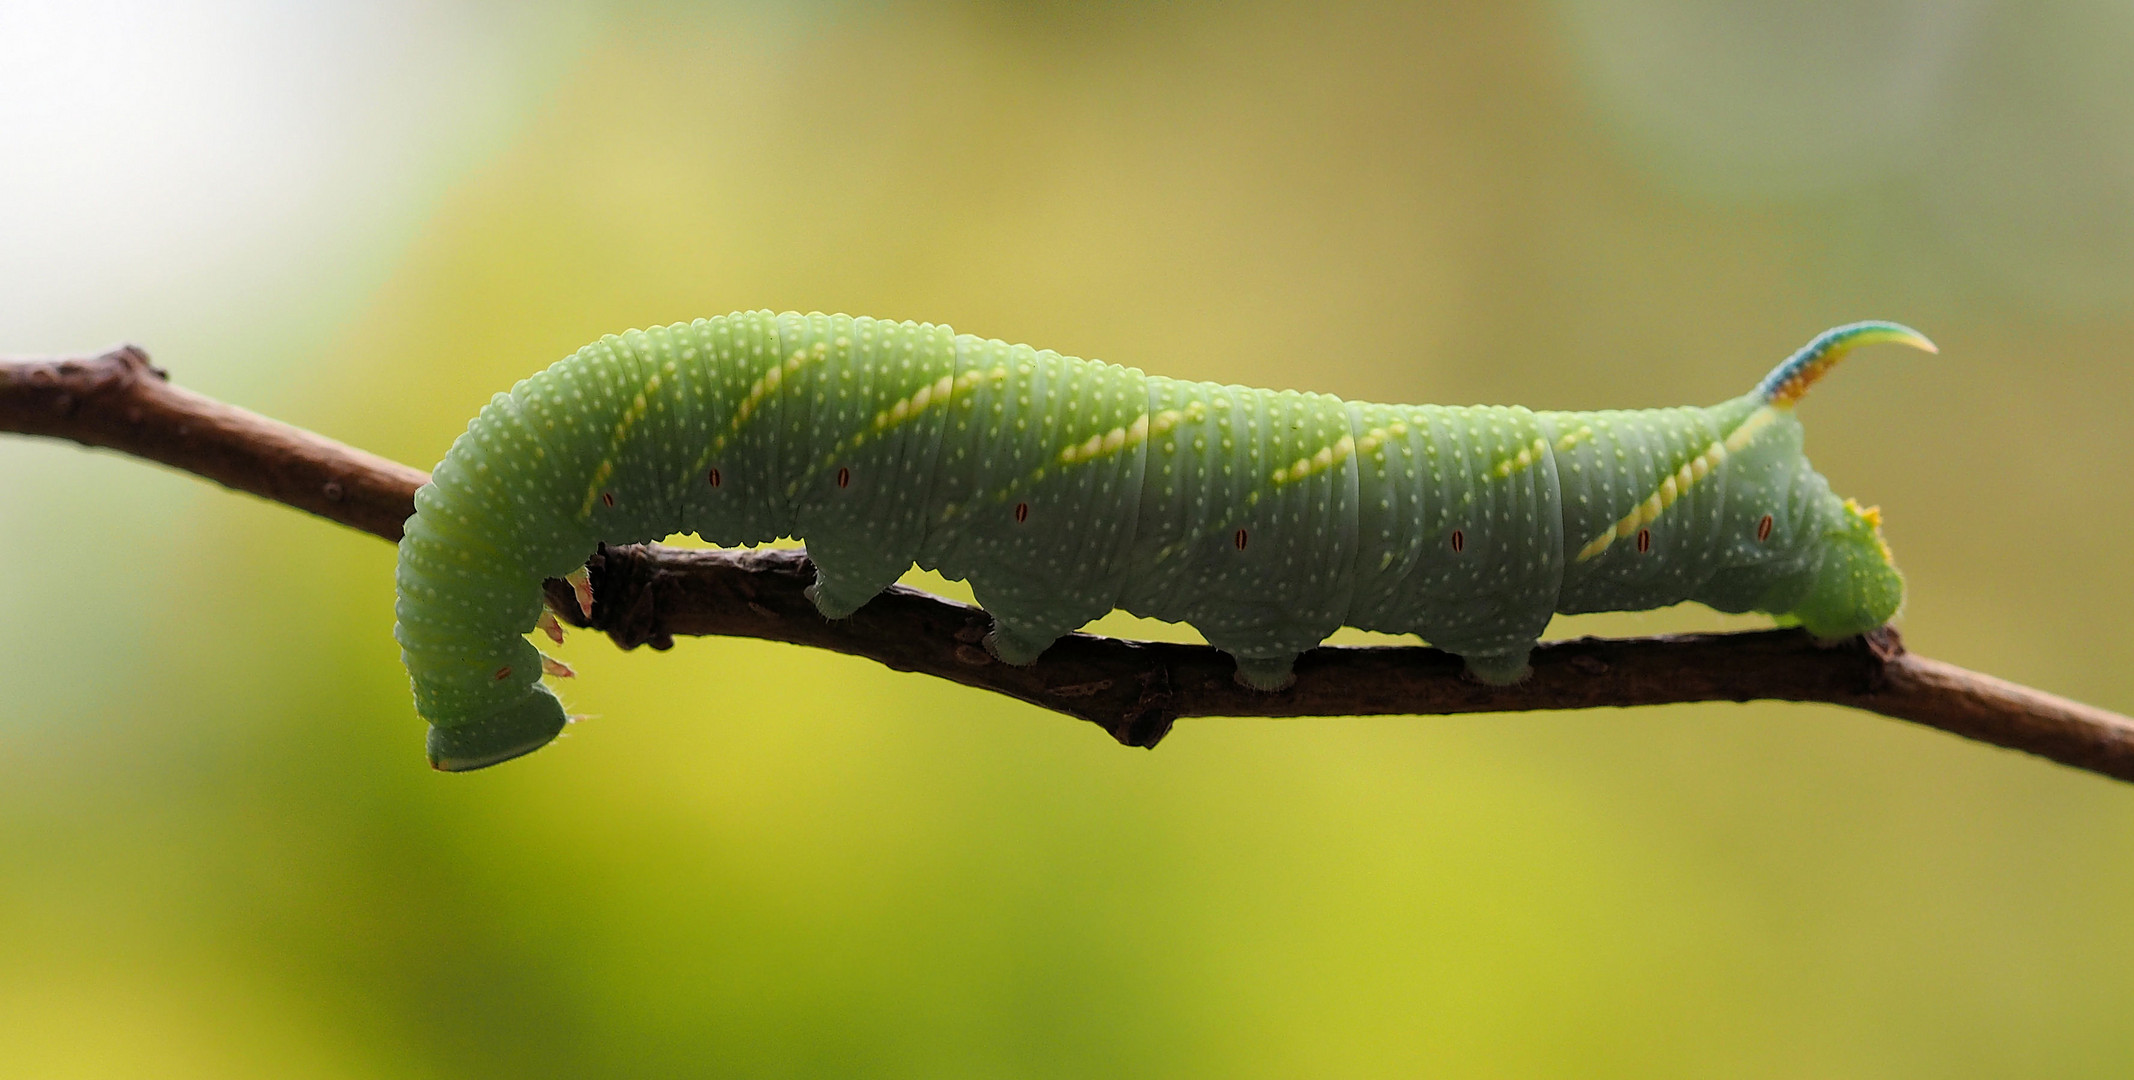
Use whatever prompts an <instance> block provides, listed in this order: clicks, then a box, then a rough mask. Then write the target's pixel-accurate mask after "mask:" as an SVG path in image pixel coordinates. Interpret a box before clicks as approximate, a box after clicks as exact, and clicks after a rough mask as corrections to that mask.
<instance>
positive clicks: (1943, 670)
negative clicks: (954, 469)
mask: <svg viewBox="0 0 2134 1080" xmlns="http://www.w3.org/2000/svg"><path fill="white" fill-rule="evenodd" d="M0 431H15V432H21V433H24V434H31V435H48V436H52V437H55V438H64V439H72V440H74V441H76V442H80V443H84V444H86V445H89V446H107V447H111V448H114V449H118V450H123V451H125V452H127V453H130V454H133V455H135V456H138V457H143V458H148V459H150V460H153V461H160V462H163V463H165V464H168V465H174V466H177V467H178V468H181V469H185V470H188V471H190V472H194V473H198V474H200V475H202V476H206V477H209V478H211V479H214V480H218V481H220V482H222V483H223V484H226V485H228V486H230V487H233V488H237V489H239V490H242V491H250V492H253V493H255V494H259V495H264V496H266V497H267V498H269V499H273V500H275V501H277V502H282V503H287V504H289V505H291V506H295V507H299V508H301V509H304V510H309V511H311V512H312V513H314V514H318V515H319V516H321V517H326V518H330V519H332V520H334V521H338V522H341V523H343V524H346V525H351V526H354V527H356V528H358V529H362V530H364V531H365V532H370V533H375V534H377V535H379V536H382V537H385V538H386V539H389V540H393V539H398V538H399V536H400V527H401V523H402V522H403V521H405V520H406V518H407V516H408V514H410V513H411V512H413V507H414V493H415V489H416V487H418V486H420V485H421V484H422V482H423V481H424V480H425V479H426V477H425V475H424V474H423V473H422V472H421V471H420V470H416V469H411V468H408V467H407V466H405V465H400V464H397V463H395V462H391V461H387V460H385V459H383V458H380V457H377V456H375V455H372V454H367V453H365V452H363V451H361V450H356V449H354V448H351V447H348V446H344V445H342V444H340V443H337V442H334V441H333V440H331V439H327V438H324V437H322V436H319V435H315V434H312V433H310V432H307V431H302V430H300V429H297V428H293V427H290V426H288V425H286V424H282V423H280V422H278V421H274V420H269V419H267V418H265V417H262V416H259V415H256V414H254V413H250V412H247V411H245V410H243V409H239V408H236V407H234V406H230V405H225V404H223V403H221V402H218V401H215V400H213V399H210V398H206V397H202V396H200V395H198V394H194V393H191V392H188V391H185V390H181V389H179V388H177V387H174V386H171V385H170V384H169V383H168V382H167V381H166V380H165V377H164V374H163V372H161V371H158V370H157V369H156V368H154V367H152V366H150V365H149V363H148V357H147V356H146V354H144V353H142V352H141V351H140V350H139V349H135V348H132V347H130V346H128V347H124V348H120V349H117V350H114V351H112V352H110V353H106V354H105V355H103V356H100V357H97V358H95V359H66V360H52V361H20V362H14V363H0ZM588 565H589V566H591V568H592V571H593V583H594V595H595V597H596V604H595V606H594V609H593V614H592V617H591V618H590V619H574V621H577V622H579V623H580V625H586V626H591V627H593V628H595V629H599V630H601V631H604V632H606V633H607V634H609V635H610V636H611V637H613V638H614V639H615V641H616V642H617V643H618V644H620V645H621V646H623V647H624V648H634V647H636V646H638V645H651V646H652V647H653V648H666V647H667V646H669V645H671V644H672V642H673V635H676V634H730V635H738V636H745V637H758V638H766V639H770V640H774V641H788V642H794V643H797V644H802V645H812V646H815V647H817V648H823V649H831V650H834V651H837V652H843V653H850V654H852V655H855V656H864V657H868V658H870V659H873V660H877V661H879V662H881V663H883V664H886V665H888V666H890V667H892V668H895V669H897V670H900V671H916V672H923V673H925V674H929V675H937V676H940V677H941V678H945V679H949V680H952V681H955V682H959V683H962V684H964V685H966V686H974V687H978V688H980V689H985V690H992V691H995V692H997V693H1002V694H1006V695H1008V696H1010V697H1013V698H1017V699H1019V700H1022V701H1027V702H1030V703H1032V704H1035V705H1041V706H1043V707H1045V708H1048V709H1052V710H1054V711H1057V712H1061V713H1065V714H1067V715H1069V716H1075V717H1079V718H1081V719H1084V720H1088V721H1090V722H1092V723H1095V724H1097V725H1098V726H1100V727H1102V728H1104V729H1105V730H1106V731H1108V732H1110V733H1111V735H1112V737H1113V738H1115V739H1117V740H1119V741H1120V742H1122V743H1125V744H1127V745H1130V746H1154V745H1155V744H1156V742H1157V740H1159V739H1161V738H1162V737H1163V736H1164V734H1165V733H1166V732H1167V731H1169V730H1170V727H1171V722H1172V721H1173V720H1175V719H1177V718H1179V717H1186V716H1356V715H1376V714H1427V713H1465V712H1515V711H1523V710H1530V709H1584V708H1594V707H1597V706H1631V705H1654V704H1661V703H1667V702H1683V701H1749V700H1753V699H1779V700H1786V701H1821V702H1829V703H1832V704H1837V705H1845V706H1849V707H1852V708H1856V709H1865V710H1868V711H1871V712H1877V713H1881V714H1883V715H1886V716H1894V717H1898V718H1901V719H1905V720H1911V721H1914V722H1916V723H1920V724H1924V725H1927V726H1929V727H1935V728H1939V729H1941V730H1943V731H1947V732H1950V733H1952V734H1955V735H1960V736H1962V737H1964V738H1968V739H1976V740H1979V741H1981V742H1988V743H1992V744H1994V745H1996V746H2004V747H2008V748H2011V749H2015V750H2023V751H2027V752H2029V753H2033V754H2037V755H2040V756H2042V757H2046V758H2050V759H2051V760H2053V761H2057V762H2060V763H2062V764H2065V765H2071V766H2074V767H2076V768H2079V769H2087V770H2089V771H2091V772H2095V773H2100V774H2103V775H2105V776H2112V777H2117V778H2119V779H2121V780H2134V720H2130V719H2128V718H2127V717H2124V716H2121V715H2119V714H2117V713H2112V712H2108V711H2105V710H2103V709H2097V708H2092V707H2090V706H2088V705H2083V704H2080V703H2078V702H2074V701H2069V700H2067V699H2065V698H2060V697H2055V696H2053V695H2051V694H2047V693H2044V692H2042V691H2038V690H2032V689H2030V688H2028V687H2023V686H2017V685H2015V684H2012V683H2008V682H2004V681H2002V680H2000V679H1996V678H1993V677H1992V676H1989V675H1981V674H1978V673H1976V672H1971V671H1966V670H1964V669H1962V668H1958V667H1955V666H1952V665H1949V664H1944V663H1941V662H1939V661H1936V660H1929V659H1927V658H1925V657H1922V656H1915V655H1913V654H1911V653H1908V652H1906V651H1905V650H1904V646H1903V644H1902V643H1901V642H1900V641H1899V639H1898V637H1897V634H1896V632H1895V631H1893V630H1887V629H1885V630H1880V631H1877V632H1875V633H1873V634H1870V635H1867V636H1865V637H1862V638H1855V639H1853V640H1852V641H1850V642H1847V643H1846V644H1844V645H1841V646H1839V647H1837V648H1818V647H1816V646H1815V645H1814V644H1813V643H1812V642H1810V641H1809V640H1808V639H1807V637H1806V636H1805V635H1803V634H1801V633H1799V632H1797V631H1788V630H1770V631H1761V632H1751V633H1735V634H1690V635H1680V636H1670V637H1654V638H1632V639H1622V640H1602V639H1595V638H1584V639H1580V640H1577V641H1564V642H1555V643H1552V644H1548V645H1544V646H1542V647H1541V648H1540V649H1538V650H1536V652H1535V654H1534V677H1533V678H1531V679H1529V680H1527V681H1525V682H1523V683H1520V684H1519V685H1517V686H1509V687H1494V686H1484V685H1481V684H1479V683H1476V682H1472V681H1470V680H1467V679H1465V678H1463V677H1461V675H1460V661H1459V660H1458V658H1456V657H1453V656H1451V655H1450V654H1447V653H1443V652H1440V651H1438V650H1436V649H1428V648H1420V647H1398V648H1395V647H1369V648H1359V647H1323V648H1319V649H1314V650H1312V651H1311V652H1309V653H1306V654H1305V655H1304V657H1303V659H1302V660H1300V661H1299V662H1298V664H1297V682H1296V685H1295V686H1293V687H1291V688H1290V689H1288V690H1284V691H1282V692H1280V693H1275V694H1266V693H1259V692H1256V691H1252V690H1248V689H1245V688H1244V687H1241V686H1239V685H1237V683H1236V682H1235V681H1234V680H1233V679H1232V678H1231V669H1232V665H1231V663H1230V661H1229V660H1227V659H1226V658H1224V657H1223V656H1222V655H1221V654H1219V653H1217V652H1216V651H1215V650H1213V649H1210V648H1208V647H1206V646H1203V645H1180V644H1170V643H1163V642H1149V641H1126V640H1121V639H1117V638H1107V637H1098V636H1095V635H1091V634H1073V635H1069V636H1068V637H1067V638H1065V639H1062V640H1061V641H1060V642H1059V643H1058V644H1056V645H1054V646H1053V647H1052V648H1051V649H1050V650H1049V651H1047V652H1046V653H1045V656H1044V659H1042V660H1040V661H1039V662H1038V663H1037V664H1035V665H1033V666H1030V667H1027V668H1016V667H1009V666H1007V665H1005V664H1001V663H998V662H996V661H994V660H993V659H992V658H991V657H990V656H988V655H987V653H986V651H985V650H984V649H983V648H982V647H980V645H979V639H980V637H981V636H983V634H984V632H985V628H986V616H985V614H984V613H983V612H982V611H980V610H979V609H977V608H975V607H971V606H969V605H967V604H959V603H955V602H953V601H948V600H943V599H941V598H939V597H935V596H932V595H929V594H927V593H924V592H920V591H918V590H916V589H907V588H903V587H896V588H892V589H890V590H889V591H888V592H886V593H884V594H883V595H882V596H880V597H878V598H876V599H875V600H874V601H872V602H870V603H869V604H868V605H867V606H866V607H864V608H862V609H860V611H859V613H858V614H856V615H854V616H853V617H852V618H849V619H844V620H841V621H838V622H829V621H827V620H825V619H823V618H822V617H821V616H820V615H818V614H816V612H815V609H814V606H813V605H812V604H810V603H809V602H808V600H807V598H806V597H804V596H803V595H802V594H801V590H802V589H803V588H805V587H806V585H807V584H808V582H809V581H811V580H812V579H813V576H814V570H813V567H812V566H811V565H810V564H809V563H808V561H807V556H806V554H805V553H804V552H801V551H795V550H771V549H758V550H752V551H702V550H688V549H679V548H667V547H661V546H659V545H656V544H651V545H631V546H628V547H616V548H606V549H603V550H602V551H600V552H599V553H598V554H596V555H595V556H594V557H593V559H592V561H591V562H590V563H589V564H588ZM548 586H549V589H550V590H551V592H552V593H555V594H556V600H557V601H558V602H557V603H556V604H555V607H556V608H557V610H559V611H564V612H569V613H573V614H575V612H576V610H577V608H576V604H575V603H574V602H572V601H571V600H570V598H569V595H568V592H567V590H568V588H569V587H568V586H566V585H564V584H563V583H561V582H555V581H551V582H549V583H548ZM559 590H562V591H559Z"/></svg>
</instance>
